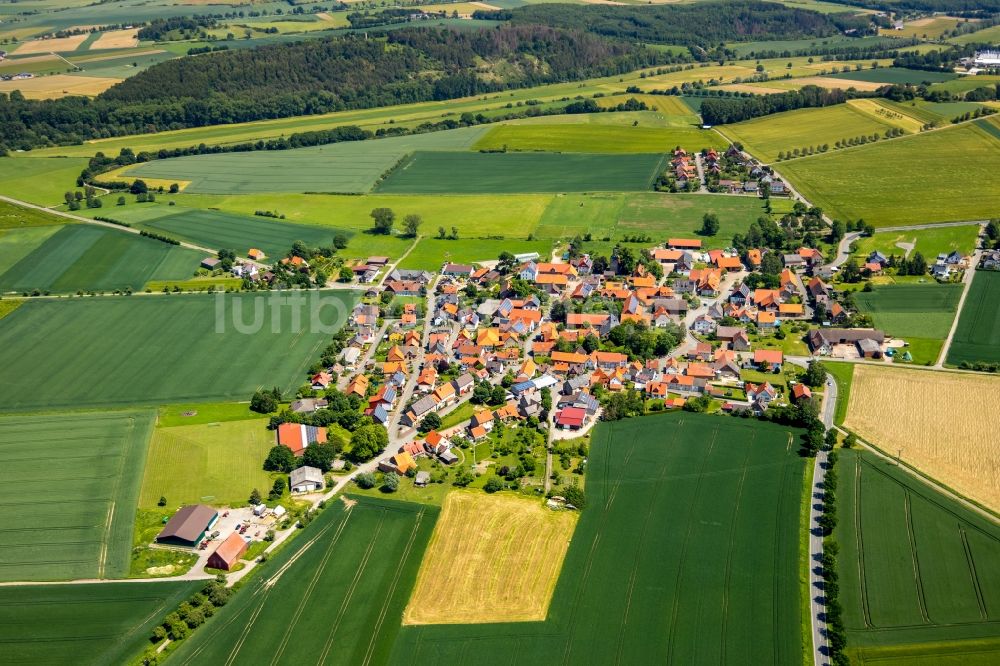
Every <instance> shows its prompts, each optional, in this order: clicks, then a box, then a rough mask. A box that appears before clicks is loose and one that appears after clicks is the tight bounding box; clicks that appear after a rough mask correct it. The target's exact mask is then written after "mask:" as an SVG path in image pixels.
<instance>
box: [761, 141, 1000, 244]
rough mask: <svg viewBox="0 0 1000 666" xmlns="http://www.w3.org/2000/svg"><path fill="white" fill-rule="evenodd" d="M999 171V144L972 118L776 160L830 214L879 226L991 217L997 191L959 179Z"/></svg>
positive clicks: (980, 178) (999, 197) (990, 178)
mask: <svg viewBox="0 0 1000 666" xmlns="http://www.w3.org/2000/svg"><path fill="white" fill-rule="evenodd" d="M970 155H975V159H970V157H969V156H970ZM914 164H933V165H934V168H935V169H936V170H938V172H939V173H945V174H956V178H935V177H930V175H929V174H928V173H926V171H925V170H922V169H914V168H913V165H914ZM998 172H1000V141H998V140H997V139H996V138H994V137H993V136H991V135H990V134H989V133H988V132H987V131H986V130H984V129H982V128H981V127H978V126H976V124H975V123H972V124H964V125H961V126H958V127H954V128H948V129H943V130H937V131H933V132H928V133H926V134H922V135H918V136H912V137H904V138H902V139H895V140H892V141H881V142H879V143H876V144H869V145H867V146H862V147H859V148H850V149H847V150H842V151H838V152H836V153H832V154H826V155H822V156H818V157H807V158H804V159H798V160H791V161H789V162H787V163H784V164H782V165H781V173H782V174H784V175H785V176H787V177H788V178H789V179H790V180H791V181H792V184H793V185H795V187H796V188H797V189H798V190H799V191H800V192H801V193H802V195H803V196H805V197H806V198H807V199H809V200H810V201H811V202H812V203H813V204H814V205H816V206H820V207H821V208H823V209H824V211H825V212H826V213H827V214H828V215H830V216H831V217H834V218H838V219H841V220H852V219H858V218H863V219H864V220H865V221H866V222H869V223H871V224H874V225H875V226H876V227H879V226H893V225H903V224H914V223H918V222H920V223H927V222H946V221H955V220H979V219H984V218H988V217H990V216H991V215H993V214H995V213H996V211H998V210H1000V188H997V187H990V186H988V185H986V186H984V187H979V188H977V189H976V194H975V196H969V194H968V192H967V191H966V188H964V187H962V186H961V183H984V184H988V183H994V182H995V175H996V174H997V173H998Z"/></svg>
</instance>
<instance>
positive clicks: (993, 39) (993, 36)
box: [948, 25, 1000, 44]
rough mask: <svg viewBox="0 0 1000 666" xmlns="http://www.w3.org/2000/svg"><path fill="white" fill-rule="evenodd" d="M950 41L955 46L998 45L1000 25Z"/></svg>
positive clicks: (953, 38)
mask: <svg viewBox="0 0 1000 666" xmlns="http://www.w3.org/2000/svg"><path fill="white" fill-rule="evenodd" d="M948 41H949V42H951V43H953V44H990V43H992V44H996V43H997V42H998V41H1000V25H994V26H991V27H989V28H986V29H985V30H977V31H976V32H970V33H966V34H964V35H959V36H958V37H952V38H950V39H949V40H948Z"/></svg>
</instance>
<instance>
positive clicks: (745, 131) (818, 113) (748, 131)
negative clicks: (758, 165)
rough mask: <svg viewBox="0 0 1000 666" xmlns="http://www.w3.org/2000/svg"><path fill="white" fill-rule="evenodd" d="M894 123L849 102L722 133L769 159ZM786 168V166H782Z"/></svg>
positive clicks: (768, 118)
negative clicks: (861, 109) (870, 114)
mask: <svg viewBox="0 0 1000 666" xmlns="http://www.w3.org/2000/svg"><path fill="white" fill-rule="evenodd" d="M891 127H893V125H891V124H889V123H887V122H881V121H879V120H876V119H875V118H874V117H872V116H869V115H867V114H864V113H862V112H860V111H858V110H857V109H855V108H854V107H853V106H850V105H848V104H837V105H834V106H827V107H823V108H820V109H798V110H795V111H786V112H785V113H778V114H775V115H772V116H764V117H761V118H754V119H753V120H745V121H743V122H741V123H736V124H734V125H726V126H725V127H723V128H721V130H720V131H721V132H722V133H723V134H725V135H726V136H728V137H730V138H731V139H733V140H734V141H739V142H741V143H742V144H743V147H744V148H745V149H746V150H747V151H748V152H750V153H752V154H754V155H755V156H757V157H759V158H761V159H762V160H764V161H767V162H773V161H774V160H776V159H778V153H779V152H785V153H787V152H789V151H792V150H795V149H796V148H799V149H802V148H810V147H816V146H822V145H823V144H828V145H829V146H831V150H833V148H832V147H833V145H834V144H835V143H836V142H837V141H840V140H841V139H853V138H855V137H858V136H862V135H871V134H879V135H883V134H885V131H886V130H888V129H889V128H891ZM779 168H780V169H782V170H784V168H785V167H784V166H781V167H779Z"/></svg>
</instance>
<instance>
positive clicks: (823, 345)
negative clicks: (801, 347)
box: [808, 328, 885, 358]
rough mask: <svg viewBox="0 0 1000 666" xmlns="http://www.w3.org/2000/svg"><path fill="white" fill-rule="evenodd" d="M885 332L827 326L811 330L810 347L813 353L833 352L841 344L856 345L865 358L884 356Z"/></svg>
mask: <svg viewBox="0 0 1000 666" xmlns="http://www.w3.org/2000/svg"><path fill="white" fill-rule="evenodd" d="M884 341H885V333H883V332H882V331H879V330H876V329H873V328H827V329H814V330H812V331H809V336H808V342H809V349H810V350H812V353H813V354H824V355H825V354H832V353H833V352H834V349H835V348H836V347H838V346H841V345H847V346H856V347H857V351H858V353H859V354H860V355H861V356H862V357H865V358H879V357H880V356H882V350H881V347H882V343H883V342H884Z"/></svg>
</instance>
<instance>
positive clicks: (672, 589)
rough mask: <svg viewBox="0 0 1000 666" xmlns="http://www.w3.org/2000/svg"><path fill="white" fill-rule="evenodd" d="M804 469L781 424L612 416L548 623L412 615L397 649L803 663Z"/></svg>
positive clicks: (403, 654) (439, 655)
mask: <svg viewBox="0 0 1000 666" xmlns="http://www.w3.org/2000/svg"><path fill="white" fill-rule="evenodd" d="M804 470H805V461H804V459H803V458H800V457H799V455H798V441H797V437H796V436H795V434H794V433H793V432H792V431H789V430H787V429H785V428H781V427H778V426H775V425H771V424H763V423H757V422H751V421H742V420H737V419H730V418H722V417H718V416H704V415H692V414H686V413H675V414H668V415H660V416H649V417H642V418H635V419H630V420H625V421H618V422H615V423H613V424H609V423H601V424H599V425H598V426H597V429H596V430H595V431H594V434H593V438H592V445H591V448H590V459H589V464H588V466H587V485H586V489H587V502H588V505H587V508H586V509H585V510H584V511H583V514H582V515H581V517H580V520H579V523H578V524H577V528H576V532H575V533H574V535H573V539H572V541H571V543H570V546H569V551H568V553H567V556H566V561H565V563H564V565H563V569H562V574H561V575H560V578H559V582H558V583H557V585H556V592H555V596H554V597H553V600H552V603H551V605H550V607H549V613H548V616H547V619H546V620H545V622H534V623H497V624H482V625H457V624H453V625H445V626H416V627H415V626H407V627H403V629H402V631H401V632H400V640H399V641H397V643H396V646H395V649H394V650H393V654H392V660H391V661H392V662H393V663H419V662H424V661H426V660H427V659H434V660H436V661H438V662H440V663H448V664H463V663H464V664H472V663H475V664H500V663H504V664H509V663H518V664H550V663H554V662H561V663H601V664H608V663H670V662H673V663H679V664H690V663H720V662H722V663H734V664H736V663H738V664H747V663H754V664H762V663H779V664H796V665H798V664H801V660H802V648H801V637H800V627H801V622H800V604H799V596H800V595H799V566H798V561H799V538H798V529H799V504H800V501H801V495H802V492H801V488H802V476H803V473H804ZM456 566H459V567H461V566H462V563H456ZM760 609H767V612H761V610H760Z"/></svg>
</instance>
